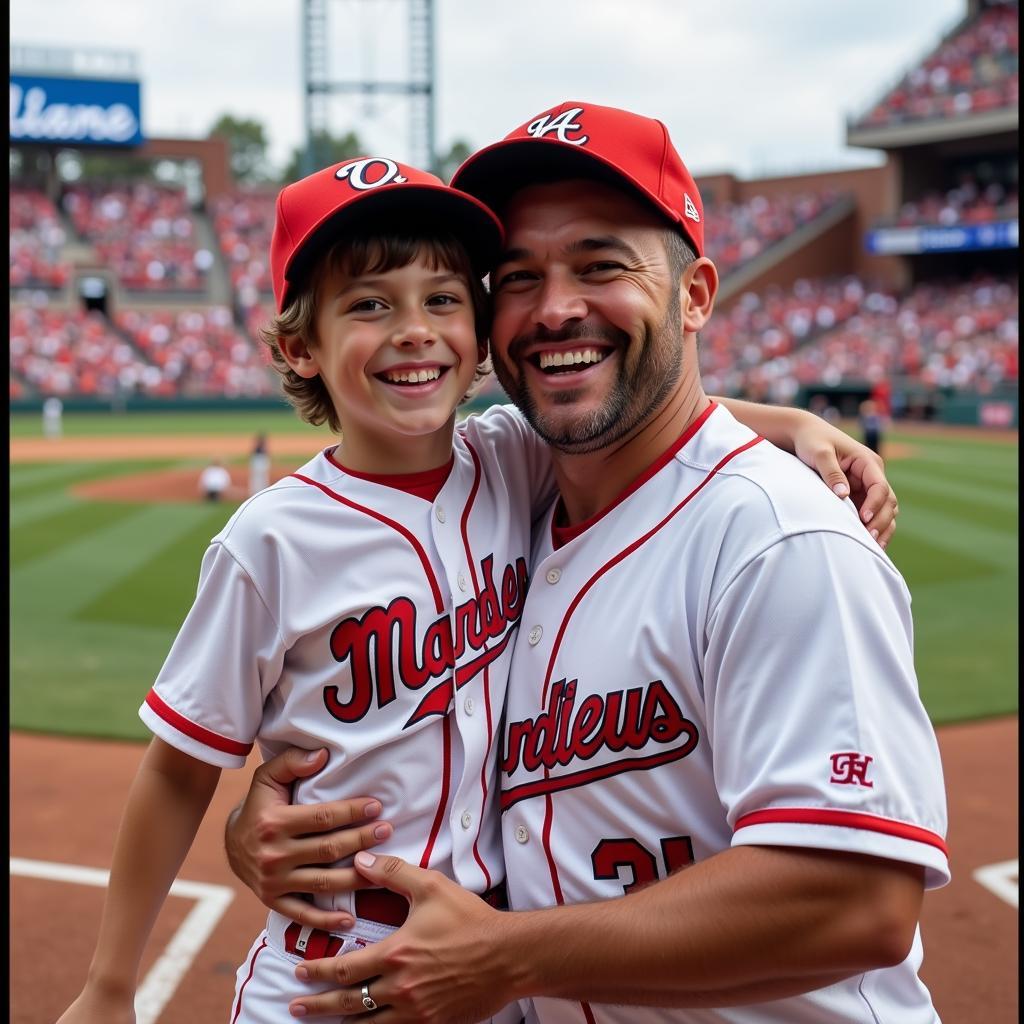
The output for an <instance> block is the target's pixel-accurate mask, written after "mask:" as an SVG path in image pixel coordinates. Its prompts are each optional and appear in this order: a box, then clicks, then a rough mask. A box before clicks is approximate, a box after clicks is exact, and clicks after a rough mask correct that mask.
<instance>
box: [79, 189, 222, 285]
mask: <svg viewBox="0 0 1024 1024" xmlns="http://www.w3.org/2000/svg"><path fill="white" fill-rule="evenodd" d="M63 204H64V209H65V212H66V213H67V214H68V216H69V217H70V218H71V223H72V224H73V225H74V228H75V230H76V231H77V232H78V234H79V235H80V236H81V237H82V239H83V240H84V241H86V242H89V243H91V244H92V245H93V246H94V248H95V250H96V253H97V255H98V256H99V258H100V259H101V260H102V261H103V263H105V264H106V265H107V266H109V267H110V268H111V269H112V270H113V271H114V273H115V274H117V276H118V279H119V280H120V281H121V283H122V284H123V285H124V287H125V288H128V289H131V290H134V291H146V292H153V291H155V292H197V291H202V290H203V289H204V287H205V281H206V275H207V272H208V271H209V269H210V267H211V266H212V264H213V259H214V257H213V254H212V253H211V252H209V251H208V250H207V249H203V248H199V247H198V246H197V245H196V242H195V237H194V236H195V229H194V226H193V223H192V217H191V213H190V211H189V206H188V200H187V199H186V197H185V193H184V192H183V191H182V190H181V189H176V188H171V187H169V186H164V185H156V184H153V183H149V182H136V183H134V184H132V185H129V186H124V187H116V186H110V185H96V184H92V185H89V184H85V185H82V184H76V185H69V186H67V187H66V189H65V192H64V197H63Z"/></svg>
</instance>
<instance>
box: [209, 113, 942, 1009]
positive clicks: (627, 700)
mask: <svg viewBox="0 0 1024 1024" xmlns="http://www.w3.org/2000/svg"><path fill="white" fill-rule="evenodd" d="M454 184H455V185H456V186H457V187H459V188H461V189H463V190H465V191H468V192H470V193H472V194H475V195H477V196H478V197H479V198H481V199H483V200H484V201H486V202H488V203H490V204H491V205H493V206H494V207H495V208H496V209H497V210H498V212H499V214H500V215H501V216H502V218H503V221H504V223H505V227H506V232H507V249H506V252H505V254H504V256H503V258H502V259H501V261H500V262H499V265H498V266H497V267H496V268H495V270H494V272H493V273H492V275H491V280H492V290H493V291H494V295H495V312H494V323H493V330H492V357H493V360H494V365H495V370H496V373H497V375H498V378H499V380H500V381H501V383H502V385H503V387H504V388H505V390H506V391H507V392H508V394H509V395H510V397H511V398H512V399H513V401H514V402H515V403H516V404H517V405H518V406H519V407H520V409H522V410H523V412H524V414H525V415H526V417H527V418H528V419H529V421H530V423H531V425H532V426H533V427H534V429H536V430H537V431H538V433H539V434H540V435H541V436H542V437H543V438H545V440H547V441H548V442H549V443H550V445H551V446H552V449H553V451H554V465H555V474H556V478H557V481H558V486H559V491H560V498H559V500H558V501H557V502H556V503H555V505H554V507H553V508H552V509H551V511H550V512H549V513H548V516H547V518H546V520H544V521H543V522H542V523H541V524H540V528H539V530H537V531H536V538H537V539H536V541H535V547H534V551H533V573H532V581H533V582H532V585H531V589H530V591H529V593H528V595H527V599H526V604H525V606H524V609H523V615H522V628H521V630H520V632H521V634H522V635H521V638H520V640H519V642H518V644H517V647H516V650H515V654H514V656H513V662H512V670H511V678H510V683H509V690H508V698H507V703H506V725H505V742H504V745H503V748H502V750H501V751H500V754H499V758H500V764H501V769H502V790H503V793H502V810H503V840H504V850H505V858H506V865H507V872H508V889H509V898H510V903H511V906H512V908H513V910H515V911H523V912H522V913H501V912H499V911H495V910H493V909H491V908H490V907H488V906H486V905H484V904H483V903H482V901H481V900H479V899H478V898H477V897H474V896H473V895H472V894H468V893H465V892H464V891H462V890H460V889H458V887H457V886H454V885H451V884H449V883H447V882H446V880H444V879H443V878H441V877H440V876H439V875H438V874H436V873H434V872H423V871H420V870H418V869H416V868H413V867H412V866H410V865H407V864H404V863H403V862H401V861H398V860H396V859H395V858H392V857H377V858H373V857H372V856H371V855H368V854H366V853H360V854H359V855H358V856H357V858H356V863H357V866H358V867H359V870H360V872H361V874H362V875H363V876H364V877H365V878H366V879H367V880H368V882H369V883H370V884H373V885H376V886H387V887H388V888H390V889H392V890H394V891H396V892H398V893H401V894H403V895H404V896H406V897H407V898H408V900H409V903H410V905H411V911H410V913H409V917H408V920H407V922H406V924H405V926H404V927H403V928H402V929H401V930H400V931H399V932H398V933H397V934H395V935H394V936H392V937H391V938H389V939H386V940H385V941H383V942H381V943H379V944H378V945H376V946H374V947H372V948H369V949H366V950H363V951H359V952H356V953H353V954H350V955H347V956H344V957H340V958H336V959H333V960H311V961H307V962H306V963H305V964H303V965H301V966H300V967H299V968H298V974H299V976H300V977H306V978H308V979H310V980H313V981H333V982H335V983H337V984H338V985H340V986H342V987H341V988H340V989H339V990H338V991H336V992H332V993H327V994H324V995H318V996H313V995H311V996H310V997H309V998H303V999H301V1000H296V1003H295V1004H293V1007H292V1012H293V1013H294V1014H295V1015H296V1016H319V1015H328V1014H334V1015H337V1014H339V1013H343V1014H356V1013H361V1012H363V1008H364V1007H365V1008H367V1009H373V1008H374V1007H383V1009H381V1010H379V1011H377V1013H376V1016H375V1018H374V1019H378V1018H379V1020H380V1021H381V1022H382V1024H392V1022H399V1021H431V1022H442V1021H443V1022H446V1024H454V1022H460V1021H466V1022H470V1021H475V1020H479V1019H480V1018H482V1017H485V1016H486V1015H487V1014H488V1013H489V1012H490V1011H491V1010H492V1009H494V1008H496V1007H499V1006H502V1005H503V1004H505V1003H507V1002H509V1001H510V1000H511V999H515V998H519V999H523V1000H524V1004H523V1005H524V1012H525V1013H526V1019H527V1021H530V1022H540V1024H563V1022H566V1024H567V1022H585V1021H586V1022H595V1024H596V1022H602V1024H627V1022H645V1021H651V1022H655V1021H665V1022H676V1021H679V1022H683V1021H686V1022H691V1021H693V1022H704V1021H744V1022H747V1021H749V1022H758V1024H762V1022H779V1024H783V1022H785V1024H799V1022H807V1024H810V1022H820V1021H862V1020H867V1019H874V1020H900V1021H901V1022H902V1021H922V1022H924V1021H929V1022H930V1021H935V1020H936V1019H937V1018H936V1015H935V1012H934V1009H933V1008H932V1006H931V1000H930V997H929V995H928V993H927V990H926V989H925V988H924V986H923V985H922V984H921V982H920V981H919V979H918V977H917V969H918V966H919V964H920V962H921V956H922V953H921V946H920V939H919V934H918V929H917V921H918V916H919V912H920V906H921V899H922V893H923V890H924V889H925V888H931V887H935V886H939V885H942V884H944V883H945V882H946V881H948V877H949V875H948V866H947V858H946V850H945V840H944V834H945V827H946V818H945V801H944V795H943V789H942V775H941V765H940V762H939V756H938V749H937V745H936V742H935V737H934V733H933V732H932V729H931V726H930V724H929V722H928V720H927V717H926V715H925V712H924V709H923V707H922V705H921V703H920V700H919V698H918V694H917V685H916V680H915V677H914V670H913V657H912V641H911V628H912V627H911V619H910V609H909V594H908V593H907V590H906V586H905V584H904V583H903V581H902V579H901V578H900V576H899V574H898V573H897V572H896V570H895V568H894V566H893V565H892V563H891V562H889V561H888V559H887V558H886V557H885V556H884V554H883V553H882V551H881V549H880V547H879V546H878V545H876V544H875V543H874V542H873V541H872V540H871V539H870V538H869V537H868V535H867V534H866V533H865V532H864V531H863V529H861V527H860V525H859V523H858V522H857V519H856V516H855V514H854V513H853V511H852V510H851V509H850V508H849V507H848V506H844V505H840V504H838V503H836V502H835V501H834V499H832V498H831V497H830V496H829V495H828V494H827V492H825V491H824V489H822V488H821V487H820V485H819V484H818V483H817V482H816V481H815V480H814V478H813V475H812V474H810V473H809V472H808V471H807V470H806V469H804V468H803V467H801V466H800V465H798V464H796V463H795V462H794V460H792V459H786V458H784V457H783V456H782V455H781V454H780V453H779V452H778V451H777V450H776V449H773V448H771V446H769V445H767V444H764V443H759V442H760V439H759V438H758V437H756V436H755V435H754V434H752V433H751V432H750V431H749V430H747V429H746V428H744V427H742V426H741V425H740V424H738V423H737V422H736V421H735V420H734V419H733V418H732V417H731V416H730V415H729V414H728V413H727V412H726V410H725V409H724V408H722V407H721V406H719V405H717V404H715V403H712V402H710V401H709V400H708V399H707V397H706V396H705V394H704V392H703V389H702V387H701V382H700V376H699V371H698V368H697V333H698V331H699V330H700V329H701V328H702V327H703V326H704V324H705V323H706V322H707V320H708V319H709V317H710V315H711V312H712V309H713V306H714V300H715V295H716V291H717V287H718V280H717V274H716V272H715V268H714V265H713V264H712V263H711V262H710V260H708V259H707V258H706V257H704V256H703V211H702V206H701V202H700V196H699V194H698V192H697V188H696V186H695V184H694V182H693V180H692V178H691V177H690V175H689V173H688V172H687V170H686V168H685V166H684V165H683V163H682V161H681V159H680V158H679V156H678V154H677V153H676V151H675V149H674V148H673V147H672V144H671V142H670V140H669V138H668V134H667V132H666V131H665V129H664V126H663V125H661V124H660V123H659V122H657V121H652V120H649V119H647V118H642V117H638V116H637V115H634V114H629V113H627V112H624V111H618V110H613V109H610V108H602V107H598V106H595V105H591V104H584V103H576V102H570V103H565V104H562V105H560V106H558V107H555V108H553V109H551V110H549V111H546V112H544V113H543V114H541V115H539V116H538V117H536V118H533V119H531V120H530V121H529V122H527V123H526V124H525V125H523V126H522V127H521V128H519V129H517V130H516V131H514V132H512V133H511V134H510V135H509V136H508V137H507V138H506V139H505V140H503V141H502V142H500V143H497V144H496V145H494V146H492V147H489V148H487V149H485V150H483V151H481V152H480V153H478V154H476V155H475V156H473V157H471V158H470V159H469V161H467V163H466V164H465V165H464V166H463V167H462V168H461V169H460V171H459V172H458V174H457V175H456V178H455V179H454ZM791 463H792V464H791ZM414 781H415V780H410V782H411V783H414ZM336 823H337V822H335V824H336ZM324 827H325V826H323V825H321V826H319V827H317V828H315V829H311V831H322V830H323V828H324ZM252 835H253V833H252V831H251V830H250V831H248V832H247V831H246V830H244V829H242V830H239V829H237V828H236V834H235V835H234V836H233V838H232V836H231V834H230V832H229V850H230V849H232V847H234V849H235V851H236V856H235V857H234V858H233V860H234V861H235V863H236V870H237V869H238V868H239V861H240V860H244V859H245V858H246V857H249V856H254V855H253V854H244V855H242V856H241V857H239V855H238V849H239V847H240V846H242V845H244V839H245V838H251V837H252ZM359 839H360V836H359V835H358V834H355V835H354V836H353V837H352V838H351V843H352V845H350V846H349V847H348V852H351V851H352V850H354V849H355V848H356V845H357V843H358V840H359ZM306 842H307V843H308V844H309V845H308V846H307V849H309V850H312V849H313V848H314V847H313V844H314V843H317V842H319V840H318V839H312V838H311V839H309V840H306ZM268 851H270V845H269V844H263V847H262V848H261V850H260V852H259V854H258V856H260V857H265V856H268V855H271V854H270V853H268ZM333 851H334V852H338V851H339V847H334V848H333ZM314 859H323V858H322V857H316V858H315V857H312V856H311V857H310V860H314ZM246 873H247V872H246V870H245V869H242V870H240V874H242V877H246ZM250 877H251V872H250ZM326 878H327V876H326V875H324V874H323V873H322V872H321V873H319V880H318V881H313V880H311V879H307V880H306V881H305V884H307V885H315V884H324V883H325V881H326Z"/></svg>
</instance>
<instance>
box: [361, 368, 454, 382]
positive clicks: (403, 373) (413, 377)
mask: <svg viewBox="0 0 1024 1024" xmlns="http://www.w3.org/2000/svg"><path fill="white" fill-rule="evenodd" d="M447 369H448V367H446V366H445V367H441V366H431V367H430V368H429V369H425V370H385V371H384V373H379V374H377V376H378V377H380V378H381V380H385V381H387V382H388V384H429V383H430V382H431V381H432V380H437V379H438V377H440V376H441V372H442V370H447Z"/></svg>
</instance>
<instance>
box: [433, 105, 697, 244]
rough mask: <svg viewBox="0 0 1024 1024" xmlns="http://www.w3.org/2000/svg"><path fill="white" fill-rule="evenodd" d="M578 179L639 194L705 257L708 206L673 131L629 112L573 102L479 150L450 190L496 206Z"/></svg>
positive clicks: (458, 172) (459, 170)
mask: <svg viewBox="0 0 1024 1024" xmlns="http://www.w3.org/2000/svg"><path fill="white" fill-rule="evenodd" d="M576 176H580V177H587V178H597V179H599V180H604V181H607V182H609V183H611V184H613V185H617V186H619V187H620V188H621V187H622V186H623V185H625V186H626V187H627V188H628V189H629V190H630V191H632V192H635V193H639V195H640V198H641V199H644V200H646V201H647V202H649V203H653V204H654V206H655V207H656V208H657V209H658V210H659V211H660V212H661V213H662V214H663V215H664V216H665V217H667V218H668V219H669V220H670V221H671V222H672V223H673V224H675V225H676V227H678V228H679V230H680V231H681V232H682V233H683V234H684V235H685V236H686V238H687V239H688V240H689V242H690V244H691V245H692V246H693V248H694V249H695V250H696V253H697V255H698V256H703V255H704V207H703V204H702V203H701V199H700V192H699V191H698V190H697V185H696V183H695V182H694V180H693V176H692V175H691V174H690V172H689V171H688V170H687V169H686V165H685V164H684V163H683V161H682V158H681V157H680V156H679V154H678V153H677V152H676V150H675V147H674V146H673V145H672V140H671V139H670V138H669V137H668V129H667V128H666V127H665V126H664V125H663V124H662V123H661V122H660V121H655V120H654V119H653V118H650V117H641V116H640V115H639V114H633V113H631V112H630V111H628V110H617V109H616V108H615V107H599V106H597V105H596V104H593V103H582V102H580V101H578V100H567V101H566V102H565V103H560V104H558V106H557V107H552V108H551V109H550V110H546V111H544V113H542V114H538V115H537V116H536V117H533V118H531V119H530V120H529V121H527V122H526V124H524V125H520V127H518V128H516V129H515V131H512V132H509V134H508V135H506V136H505V138H504V139H502V140H501V142H496V143H495V144H494V145H493V146H488V147H487V148H486V149H482V150H480V152H478V153H474V154H473V156H471V157H470V158H469V159H468V160H467V161H466V162H465V163H464V164H463V165H462V166H461V167H460V168H459V169H458V170H457V171H456V172H455V176H454V177H453V178H452V185H453V186H454V187H456V188H459V189H461V190H462V191H463V192H469V193H471V194H472V195H475V196H478V197H479V198H480V199H482V200H483V201H484V202H485V203H487V204H488V205H490V206H492V207H494V208H495V209H498V208H500V205H501V204H502V203H503V202H504V201H505V200H506V199H507V198H508V197H509V196H510V195H511V194H512V193H513V192H515V191H516V190H517V189H520V188H524V187H525V186H527V185H532V184H537V183H540V182H545V181H552V180H560V179H564V178H572V177H576Z"/></svg>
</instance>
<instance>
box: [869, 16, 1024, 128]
mask: <svg viewBox="0 0 1024 1024" xmlns="http://www.w3.org/2000/svg"><path fill="white" fill-rule="evenodd" d="M1018 53H1019V50H1018V8H1017V5H1016V4H994V5H991V6H988V7H987V8H985V9H983V10H982V11H981V12H980V13H979V14H978V15H977V16H976V17H974V18H973V19H969V20H968V21H966V22H965V23H964V24H963V25H962V26H961V27H960V28H959V29H958V30H957V31H956V32H954V33H953V34H952V35H951V36H949V37H948V38H947V39H945V40H944V41H943V42H942V43H941V44H940V45H939V47H938V48H937V49H936V50H935V52H934V53H932V54H930V55H929V56H928V57H927V58H925V59H924V60H923V61H922V62H921V63H920V64H918V65H917V66H916V67H914V68H913V69H912V70H911V71H909V72H908V73H907V74H906V75H905V76H904V77H903V78H902V79H901V80H900V82H899V83H898V84H897V85H896V86H895V87H894V88H893V89H892V90H890V91H889V92H888V93H887V94H886V95H885V96H884V97H883V98H882V99H881V100H879V101H878V103H876V104H875V105H874V106H873V107H872V108H871V110H869V111H868V112H867V113H866V114H865V115H864V116H863V117H862V118H860V119H859V121H858V122H857V127H860V128H870V127H878V126H883V125H892V124H904V123H907V122H910V121H921V120H929V119H937V118H949V117H963V116H967V115H969V114H972V113H974V114H979V113H984V112H987V111H991V110H998V109H1001V108H1008V107H1015V106H1016V105H1017V99H1018V81H1017V64H1018Z"/></svg>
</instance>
